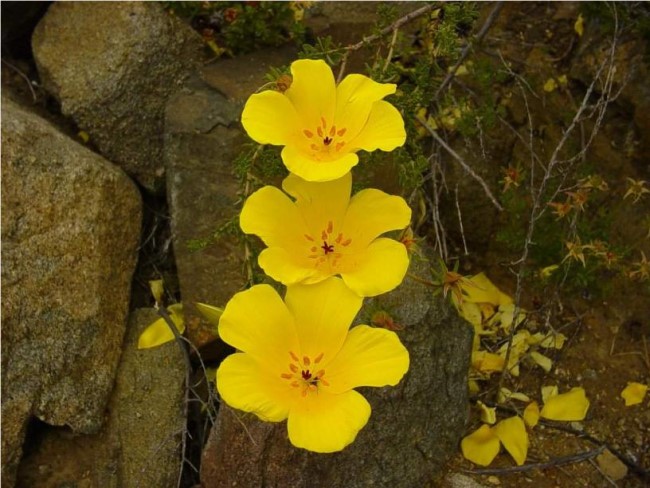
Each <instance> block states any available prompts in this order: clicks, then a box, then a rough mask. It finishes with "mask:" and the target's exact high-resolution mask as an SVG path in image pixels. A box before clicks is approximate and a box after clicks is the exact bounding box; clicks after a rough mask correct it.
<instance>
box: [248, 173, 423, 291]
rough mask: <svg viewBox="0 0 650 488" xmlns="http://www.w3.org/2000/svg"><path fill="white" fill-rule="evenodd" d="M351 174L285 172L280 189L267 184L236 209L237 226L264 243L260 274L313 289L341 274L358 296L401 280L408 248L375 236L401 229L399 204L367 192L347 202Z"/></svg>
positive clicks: (403, 215) (404, 216) (405, 219)
mask: <svg viewBox="0 0 650 488" xmlns="http://www.w3.org/2000/svg"><path fill="white" fill-rule="evenodd" d="M351 187H352V176H351V175H350V173H347V174H346V175H345V176H343V177H342V178H339V179H338V180H334V181H328V182H323V183H313V182H307V181H305V180H303V179H301V178H299V177H297V176H295V175H289V176H288V177H287V178H286V179H285V180H284V182H283V183H282V188H283V189H284V191H285V192H286V193H288V194H289V195H291V196H292V197H293V198H294V199H295V201H292V200H291V199H290V198H289V197H288V196H287V195H285V194H284V193H283V192H282V191H280V190H279V189H277V188H275V187H272V186H265V187H264V188H261V189H260V190H258V191H256V192H255V193H253V194H252V195H251V196H250V197H249V198H248V200H246V203H245V204H244V208H243V209H242V212H241V216H240V225H241V228H242V230H243V231H244V232H246V233H247V234H255V235H257V236H259V237H260V238H261V239H262V240H263V241H264V243H265V244H266V245H267V246H268V247H267V248H266V249H264V250H263V251H262V253H261V254H260V256H259V264H260V266H261V267H262V269H263V270H264V272H265V273H266V274H267V275H269V276H270V277H271V278H273V279H274V280H276V281H279V282H281V283H283V284H285V285H292V284H297V283H302V284H307V285H309V284H313V283H317V282H319V281H322V280H324V279H326V278H328V277H330V276H332V275H339V274H340V275H341V278H343V281H345V284H346V285H348V287H350V288H351V289H352V290H353V291H355V292H356V293H357V294H358V295H360V296H375V295H380V294H382V293H386V292H387V291H390V290H392V289H393V288H395V287H396V286H397V285H399V284H400V283H401V282H402V279H403V278H404V275H405V274H406V270H407V268H408V264H409V258H408V253H407V251H406V247H405V246H404V244H402V243H401V242H398V241H396V240H393V239H388V238H384V237H379V238H378V236H379V235H381V234H383V233H384V232H388V231H390V230H397V229H402V228H404V227H406V226H407V225H408V223H409V220H410V219H411V209H410V208H409V206H408V205H407V204H406V202H405V201H404V199H402V198H400V197H397V196H392V195H387V194H386V193H384V192H382V191H379V190H375V189H365V190H362V191H360V192H359V193H357V194H356V195H354V197H352V198H350V190H351Z"/></svg>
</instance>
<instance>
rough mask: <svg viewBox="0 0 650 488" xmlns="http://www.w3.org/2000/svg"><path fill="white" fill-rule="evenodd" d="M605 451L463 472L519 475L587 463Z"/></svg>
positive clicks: (597, 450)
mask: <svg viewBox="0 0 650 488" xmlns="http://www.w3.org/2000/svg"><path fill="white" fill-rule="evenodd" d="M604 450H605V446H600V447H599V448H597V449H593V450H591V451H585V452H581V453H579V454H573V455H571V456H561V457H557V458H553V459H551V460H549V461H547V462H545V463H530V464H523V465H521V466H511V467H508V468H490V469H472V470H464V471H463V472H465V473H468V474H484V475H487V474H497V475H498V474H512V473H521V472H523V471H532V470H533V469H547V468H553V467H555V466H564V465H566V464H574V463H580V462H582V461H587V460H588V459H592V458H595V457H596V456H598V455H599V454H601V453H602V452H603V451H604Z"/></svg>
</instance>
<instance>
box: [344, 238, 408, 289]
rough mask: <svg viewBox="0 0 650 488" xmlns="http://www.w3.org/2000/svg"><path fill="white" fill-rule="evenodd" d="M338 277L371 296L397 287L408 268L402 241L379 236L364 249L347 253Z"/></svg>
mask: <svg viewBox="0 0 650 488" xmlns="http://www.w3.org/2000/svg"><path fill="white" fill-rule="evenodd" d="M342 266H344V269H342V270H341V277H342V278H343V280H344V281H345V284H346V285H347V286H349V287H350V288H351V289H352V290H354V291H355V293H357V294H359V295H360V296H364V297H374V296H377V295H381V294H383V293H386V292H389V291H391V290H393V289H394V288H397V286H399V284H400V283H401V282H402V280H403V279H404V276H405V275H406V271H407V270H408V267H409V256H408V252H407V251H406V247H405V246H404V244H402V243H401V242H397V241H395V240H393V239H387V238H384V237H380V238H379V239H376V240H375V241H374V242H373V243H372V244H370V245H369V246H368V247H367V248H366V249H365V250H364V251H363V252H359V253H356V254H351V255H346V256H345V261H344V262H343V263H342Z"/></svg>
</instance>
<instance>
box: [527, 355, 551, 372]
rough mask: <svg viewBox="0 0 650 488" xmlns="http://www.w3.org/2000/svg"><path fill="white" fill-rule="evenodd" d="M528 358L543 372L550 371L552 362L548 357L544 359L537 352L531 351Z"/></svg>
mask: <svg viewBox="0 0 650 488" xmlns="http://www.w3.org/2000/svg"><path fill="white" fill-rule="evenodd" d="M530 357H531V359H532V360H533V361H535V363H537V365H538V366H539V367H541V368H542V369H543V370H544V371H546V372H547V373H548V372H549V371H551V368H552V367H553V361H551V359H550V358H549V357H546V356H544V355H543V354H541V353H539V352H537V351H531V352H530Z"/></svg>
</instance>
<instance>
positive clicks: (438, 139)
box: [415, 115, 503, 212]
mask: <svg viewBox="0 0 650 488" xmlns="http://www.w3.org/2000/svg"><path fill="white" fill-rule="evenodd" d="M415 120H417V121H418V122H419V123H420V124H422V126H423V127H424V128H425V129H426V130H427V132H428V133H429V134H431V136H432V137H433V138H434V139H435V140H436V142H438V144H440V145H441V146H442V147H443V148H444V149H445V150H446V151H447V152H448V153H449V154H450V155H451V156H452V157H453V158H454V159H455V160H456V161H458V163H459V164H460V165H461V166H462V167H463V169H464V170H465V171H466V172H467V173H469V175H470V176H471V177H472V178H474V179H475V180H476V181H477V182H478V183H479V184H480V185H481V186H482V187H483V191H485V194H486V195H487V197H488V198H489V199H490V201H491V202H492V203H493V204H494V206H495V207H496V208H497V210H499V211H500V212H502V211H503V207H502V206H501V204H499V202H498V201H497V199H496V198H494V195H492V192H491V191H490V188H489V187H488V185H487V183H486V182H485V180H484V179H483V178H481V177H480V176H479V175H478V174H477V173H476V172H475V171H474V170H473V169H472V168H471V167H470V166H469V165H468V164H467V163H466V162H465V160H464V159H463V158H461V157H460V156H459V155H458V153H457V152H456V151H454V150H453V149H452V148H451V147H450V146H449V145H448V144H447V143H446V142H445V140H444V139H443V138H442V137H440V136H439V135H438V133H437V132H436V131H435V130H434V129H433V127H431V126H430V125H429V124H427V121H426V120H424V117H422V116H421V115H416V116H415Z"/></svg>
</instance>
